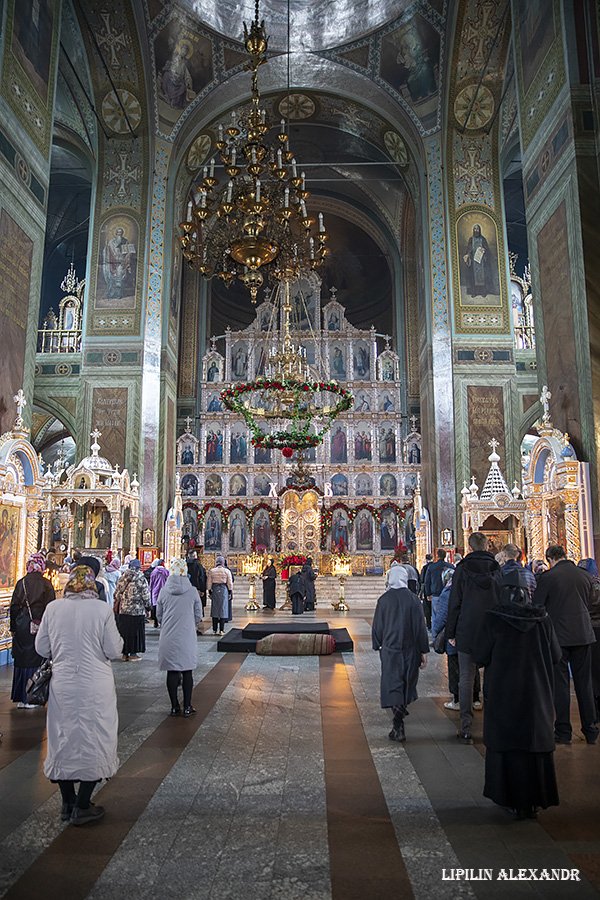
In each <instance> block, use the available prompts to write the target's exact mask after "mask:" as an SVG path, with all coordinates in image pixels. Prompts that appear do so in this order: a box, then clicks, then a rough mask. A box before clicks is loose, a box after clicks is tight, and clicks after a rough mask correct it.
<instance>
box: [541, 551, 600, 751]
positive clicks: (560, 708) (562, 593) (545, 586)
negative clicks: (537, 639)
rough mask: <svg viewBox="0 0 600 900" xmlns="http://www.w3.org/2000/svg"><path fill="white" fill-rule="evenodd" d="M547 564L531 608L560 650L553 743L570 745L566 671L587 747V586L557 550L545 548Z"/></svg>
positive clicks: (591, 730)
mask: <svg viewBox="0 0 600 900" xmlns="http://www.w3.org/2000/svg"><path fill="white" fill-rule="evenodd" d="M546 559H547V560H548V563H549V565H550V569H549V570H548V571H547V572H543V573H542V574H541V575H540V579H539V581H538V585H537V588H536V591H535V594H534V596H533V602H534V604H535V605H536V606H545V607H546V609H547V611H548V615H549V616H550V618H551V619H552V623H553V625H554V630H555V631H556V637H557V638H558V643H559V644H560V646H561V648H562V657H561V659H560V660H559V662H558V663H557V664H556V665H555V667H554V710H555V712H556V720H555V722H554V738H555V740H556V742H557V743H558V744H570V743H571V735H572V728H571V714H570V706H571V683H570V679H569V666H570V667H571V673H572V675H573V683H574V685H575V693H576V694H577V704H578V706H579V717H580V719H581V730H582V732H583V735H584V737H585V739H586V741H587V742H588V744H595V743H596V742H597V740H598V725H597V724H596V703H595V701H594V692H593V689H592V648H591V645H592V644H593V643H595V640H596V639H595V636H594V629H593V628H592V622H591V619H590V613H589V607H590V604H591V601H592V583H591V581H590V578H589V576H588V575H587V573H586V572H585V571H584V570H583V569H578V568H577V566H576V565H575V563H573V562H571V560H569V559H567V554H566V553H565V551H564V549H563V548H562V547H559V546H558V545H552V546H550V547H548V549H547V550H546Z"/></svg>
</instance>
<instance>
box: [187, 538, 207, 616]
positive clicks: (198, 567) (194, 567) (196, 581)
mask: <svg viewBox="0 0 600 900" xmlns="http://www.w3.org/2000/svg"><path fill="white" fill-rule="evenodd" d="M187 570H188V576H189V579H190V581H191V583H192V587H195V588H196V590H197V591H198V593H199V594H200V599H201V601H202V609H204V607H205V606H206V569H205V568H204V566H203V565H202V563H201V562H200V560H199V559H198V554H197V553H196V551H195V550H190V552H189V553H188V558H187Z"/></svg>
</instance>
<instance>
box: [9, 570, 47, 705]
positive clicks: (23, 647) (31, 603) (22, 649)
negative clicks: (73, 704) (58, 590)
mask: <svg viewBox="0 0 600 900" xmlns="http://www.w3.org/2000/svg"><path fill="white" fill-rule="evenodd" d="M45 568H46V560H45V559H44V557H43V555H42V554H41V553H34V554H33V556H32V557H31V558H30V559H29V560H28V562H27V574H26V575H25V577H24V578H21V579H20V580H19V581H17V583H16V585H15V589H14V591H13V595H12V600H11V602H10V630H11V633H12V655H13V659H14V672H13V683H12V692H11V695H10V699H11V700H12V701H13V703H16V704H17V709H35V706H33V705H32V704H30V703H28V702H27V695H26V693H25V687H26V685H27V682H28V681H29V679H30V678H31V676H32V675H33V673H34V672H35V670H36V669H37V668H38V666H40V665H41V664H42V658H41V656H39V655H38V654H37V653H36V652H35V647H34V643H35V635H36V632H37V629H38V627H39V623H40V620H41V618H42V616H43V615H44V610H45V609H46V607H47V606H48V604H49V603H50V602H51V601H52V600H54V598H55V596H56V595H55V593H54V588H53V587H52V584H51V583H50V581H49V580H48V579H47V578H44V575H43V572H44V570H45Z"/></svg>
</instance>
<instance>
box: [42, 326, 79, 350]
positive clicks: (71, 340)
mask: <svg viewBox="0 0 600 900" xmlns="http://www.w3.org/2000/svg"><path fill="white" fill-rule="evenodd" d="M80 350H81V331H75V330H73V329H70V330H66V329H63V330H59V329H58V328H55V329H49V328H40V329H39V330H38V347H37V352H38V353H79V351H80Z"/></svg>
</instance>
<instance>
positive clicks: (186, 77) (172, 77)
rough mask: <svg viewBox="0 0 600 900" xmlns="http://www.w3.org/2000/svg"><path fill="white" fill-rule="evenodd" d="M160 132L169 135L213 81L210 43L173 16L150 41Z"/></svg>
mask: <svg viewBox="0 0 600 900" xmlns="http://www.w3.org/2000/svg"><path fill="white" fill-rule="evenodd" d="M154 63H155V67H156V93H157V99H158V120H159V125H160V130H161V131H162V132H163V133H164V134H170V132H171V131H172V129H173V126H174V125H175V123H176V122H177V120H178V119H179V117H180V116H181V114H182V111H183V110H184V109H186V107H188V106H189V104H190V103H192V102H193V101H194V100H195V99H196V97H197V96H198V94H200V93H202V91H203V90H204V88H205V87H206V86H207V85H208V84H210V82H211V81H212V80H213V77H214V75H213V49H212V43H211V41H210V40H209V39H208V38H207V37H205V36H204V35H201V34H197V33H196V32H195V31H194V30H192V29H191V28H190V27H188V25H187V24H186V23H185V22H184V21H181V20H179V19H178V18H177V17H174V18H172V19H171V21H170V22H168V23H167V25H165V27H164V28H163V29H162V30H161V31H160V32H159V33H158V34H157V36H156V38H155V41H154Z"/></svg>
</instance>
